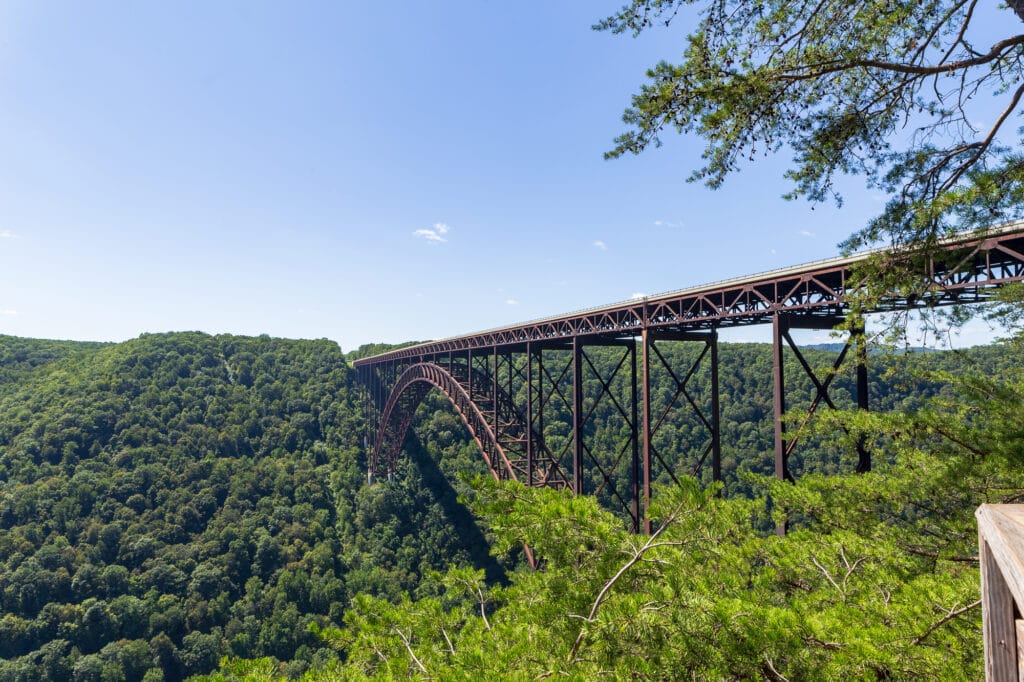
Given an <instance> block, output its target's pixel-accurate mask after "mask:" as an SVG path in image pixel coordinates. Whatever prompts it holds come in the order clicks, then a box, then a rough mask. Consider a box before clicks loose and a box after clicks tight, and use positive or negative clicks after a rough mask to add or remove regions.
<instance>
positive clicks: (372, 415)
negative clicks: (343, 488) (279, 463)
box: [355, 222, 1024, 532]
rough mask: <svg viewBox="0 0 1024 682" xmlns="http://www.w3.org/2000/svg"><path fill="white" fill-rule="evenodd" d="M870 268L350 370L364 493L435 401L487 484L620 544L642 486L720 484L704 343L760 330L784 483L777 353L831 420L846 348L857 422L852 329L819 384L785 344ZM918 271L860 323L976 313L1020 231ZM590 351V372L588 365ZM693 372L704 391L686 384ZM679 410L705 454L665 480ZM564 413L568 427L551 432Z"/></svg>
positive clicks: (1020, 252) (584, 318) (863, 371)
mask: <svg viewBox="0 0 1024 682" xmlns="http://www.w3.org/2000/svg"><path fill="white" fill-rule="evenodd" d="M886 255H887V252H875V253H872V254H859V255H855V256H850V257H843V258H833V259H830V260H825V261H818V262H814V263H808V264H805V265H800V266H795V267H791V268H785V269H782V270H775V271H772V272H768V273H763V274H759V275H753V276H749V277H743V278H739V279H732V280H726V281H721V282H716V283H713V284H708V285H704V286H700V287H694V288H691V289H685V290H681V291H675V292H670V293H666V294H662V295H658V296H652V297H648V298H644V299H641V300H630V301H625V302H622V303H616V304H612V305H607V306H601V307H597V308H591V309H587V310H582V311H577V312H573V313H568V314H565V315H559V316H554V317H550V318H545V319H541V320H536V321H532V322H526V323H522V324H516V325H511V326H508V327H502V328H498V329H491V330H487V331H483V332H478V333H474V334H467V335H464V336H457V337H452V338H448V339H443V340H440V341H431V342H428V343H421V344H418V345H414V346H409V347H405V348H401V349H397V350H393V351H390V352H387V353H383V354H380V355H376V356H373V357H368V358H362V359H360V360H357V361H356V362H355V367H356V370H357V373H358V377H359V380H360V382H361V383H362V385H363V386H364V387H365V389H366V391H367V393H368V394H369V397H370V400H368V401H366V402H367V405H368V412H369V413H368V415H367V416H368V424H369V425H370V434H369V435H368V438H367V442H368V449H369V452H370V457H369V477H370V480H373V479H374V477H378V476H382V475H387V476H389V477H390V475H391V474H392V473H393V472H394V470H395V466H396V464H397V462H398V459H399V457H400V454H401V448H402V443H403V440H404V438H405V434H406V432H407V431H408V429H409V427H410V425H411V424H412V420H413V417H414V414H415V411H416V408H417V406H418V405H419V404H420V403H421V402H422V401H423V399H424V398H425V397H426V395H427V394H428V393H429V392H430V391H431V390H432V389H435V388H436V389H439V390H440V392H441V393H442V394H443V395H444V396H445V397H446V398H447V399H448V400H449V401H450V402H451V404H452V405H453V406H454V408H455V410H456V411H457V412H458V414H459V416H460V417H461V419H462V421H463V422H464V423H465V425H466V427H467V428H468V429H469V432H470V433H471V434H472V436H473V439H474V440H475V441H476V443H477V445H478V446H479V448H480V452H481V455H482V456H483V459H484V461H485V462H486V464H487V466H488V468H489V469H490V471H491V473H492V475H493V476H494V477H495V478H497V479H499V480H504V479H513V480H517V481H520V482H522V483H524V484H526V485H530V486H550V487H556V488H568V489H571V490H572V491H573V492H574V493H577V494H597V495H603V496H604V497H605V498H606V499H608V500H609V501H611V502H613V503H614V504H616V505H618V506H619V507H620V508H621V509H622V510H623V511H625V512H626V513H627V514H628V516H629V518H630V520H631V525H632V528H633V530H634V531H646V532H650V529H651V519H650V518H648V516H647V509H648V505H649V502H650V496H651V483H652V481H653V480H654V479H655V478H657V477H659V476H660V477H662V478H665V477H667V478H669V479H672V480H678V476H680V475H682V474H684V473H689V474H698V473H700V472H701V471H702V470H703V469H704V468H705V467H708V466H710V469H711V476H712V478H713V479H714V480H721V477H722V470H721V467H722V458H721V448H722V443H721V433H720V405H719V377H718V370H719V359H718V330H719V329H721V328H726V327H735V326H743V325H757V324H771V325H772V339H773V344H772V388H773V413H774V423H775V437H774V453H775V475H776V476H777V477H778V478H780V479H787V480H793V476H792V474H791V472H790V470H789V458H790V455H791V454H792V452H793V451H794V448H795V447H796V445H797V439H796V438H795V437H793V434H792V433H789V432H787V429H786V425H785V423H784V421H783V415H784V413H785V412H786V403H787V401H786V397H787V392H786V386H785V371H784V364H785V355H786V354H785V348H786V347H787V346H788V347H789V348H790V353H791V354H792V355H793V356H795V358H796V360H797V363H798V365H799V366H800V368H801V369H802V371H804V372H805V373H806V374H807V375H808V377H809V379H810V380H811V382H812V384H813V387H814V395H813V397H812V400H811V403H810V406H809V408H808V412H807V416H808V417H809V416H810V415H811V414H812V413H813V412H814V411H815V410H816V409H817V408H818V407H819V406H820V405H821V404H822V403H824V404H825V405H827V406H829V407H833V408H834V407H835V404H834V402H833V400H832V397H831V394H830V390H829V389H830V387H831V384H832V381H833V379H834V378H835V376H836V371H837V370H838V369H839V367H840V366H841V365H842V363H843V362H844V361H845V360H846V358H847V356H848V355H849V351H850V350H851V349H852V350H854V354H855V355H856V357H857V362H856V369H855V375H856V379H855V383H856V391H855V392H856V402H857V406H858V408H859V409H864V410H866V409H868V407H869V396H868V380H867V366H866V363H867V353H866V348H865V346H864V340H863V335H862V334H858V333H856V332H857V330H853V331H852V332H851V333H850V336H849V338H848V340H847V341H846V343H845V345H844V347H843V349H842V351H841V352H840V353H839V355H838V357H837V359H836V362H835V364H834V366H833V368H832V369H831V370H830V371H828V372H827V373H826V374H825V375H824V376H821V377H819V376H818V375H817V373H816V372H815V371H814V370H813V369H812V367H811V366H810V364H809V363H808V362H807V360H806V359H805V358H804V356H803V354H802V353H801V352H800V349H799V346H798V345H797V344H796V343H795V342H794V340H793V336H792V335H791V333H790V331H791V330H793V329H818V330H823V329H834V328H835V327H836V325H838V324H839V323H841V322H842V321H844V319H845V317H846V315H847V313H848V312H849V311H850V308H851V306H852V299H853V295H854V294H855V292H856V291H857V290H858V288H859V280H856V279H855V277H856V274H855V268H856V267H857V266H858V265H861V264H863V263H864V262H865V261H867V259H869V258H872V257H885V256H886ZM900 257H902V256H900ZM921 267H922V275H923V277H924V282H925V283H926V285H925V286H924V287H923V288H921V289H919V290H916V291H915V292H914V293H901V292H898V291H894V292H892V293H889V294H887V295H885V296H883V297H881V298H880V299H877V300H876V303H875V306H874V307H873V308H872V309H871V310H868V311H866V312H869V313H870V312H884V311H892V310H903V309H913V308H921V307H933V306H944V305H953V304H970V303H978V302H982V301H985V300H988V299H990V298H991V297H992V294H993V293H994V292H995V290H996V289H998V288H999V287H1001V286H1003V285H1005V284H1007V283H1010V282H1020V281H1024V222H1016V223H1011V224H1007V225H1002V226H999V227H996V228H991V229H989V230H987V231H985V232H984V233H980V234H979V233H974V234H968V235H963V236H960V237H957V238H953V239H950V240H947V241H945V242H943V243H942V244H941V245H940V247H939V248H938V249H937V250H935V251H934V252H932V253H931V255H928V256H926V257H925V258H923V259H922V261H921ZM672 342H691V343H696V344H697V345H696V348H697V351H696V352H694V353H693V354H692V355H693V356H695V359H691V361H688V362H687V363H685V364H686V366H675V363H673V361H672V357H673V356H671V354H668V353H664V352H662V349H663V348H664V347H665V345H666V344H669V343H672ZM598 348H600V349H602V350H600V351H596V350H595V349H598ZM595 353H600V354H601V360H602V361H600V362H599V361H595V359H594V354H595ZM702 368H706V369H705V370H704V371H702V372H700V373H699V376H700V377H703V378H704V383H705V385H703V386H696V384H697V383H698V381H699V380H698V378H697V377H698V370H701V369H702ZM653 372H662V373H664V374H665V375H666V376H667V377H668V379H669V383H670V385H672V386H674V395H673V396H668V399H667V400H666V399H663V400H661V401H660V402H659V401H658V400H656V396H652V395H651V390H650V389H651V386H652V383H651V377H652V373H653ZM613 384H615V385H616V386H618V387H619V390H613ZM584 385H587V386H588V391H587V392H586V395H585V392H584ZM623 386H624V387H625V389H624V390H623V388H622V387H623ZM600 405H604V406H606V407H607V406H609V405H610V406H611V408H612V409H611V413H612V414H613V415H615V418H616V419H617V420H619V422H618V424H617V425H616V426H617V428H618V429H619V433H625V434H627V435H628V437H627V438H625V439H624V445H623V446H622V448H621V449H620V450H619V451H617V452H607V451H603V450H601V448H599V447H595V446H594V445H593V443H592V442H588V435H590V436H592V435H593V433H594V431H595V429H596V428H597V425H595V423H594V422H595V411H596V410H597V408H598V406H600ZM684 411H689V412H690V413H691V414H693V415H694V416H695V417H696V418H697V422H698V423H699V424H700V425H701V427H702V428H703V429H704V430H705V431H706V447H705V448H704V449H703V451H702V452H698V453H693V454H694V457H693V458H692V459H694V460H695V461H696V465H695V467H694V468H693V469H692V471H686V472H677V471H674V470H673V469H672V467H670V466H669V465H668V464H666V462H667V461H669V460H671V459H672V458H671V457H667V456H666V455H667V453H664V452H660V451H659V450H658V448H657V447H656V445H655V441H654V437H655V435H656V434H657V433H658V431H659V430H660V429H662V428H663V427H665V426H666V425H667V424H670V423H671V422H672V420H673V419H674V418H676V417H678V416H679V415H680V414H681V413H682V412H684ZM565 415H569V420H568V422H569V423H563V422H562V421H559V420H560V419H561V418H562V417H564V416H565ZM604 427H605V428H608V425H604ZM591 440H592V439H591ZM855 466H856V470H857V471H861V472H863V471H868V470H870V468H871V456H870V453H869V452H868V451H867V450H866V449H865V448H864V447H863V446H859V447H858V458H857V462H856V465H855Z"/></svg>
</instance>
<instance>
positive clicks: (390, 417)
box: [370, 362, 516, 480]
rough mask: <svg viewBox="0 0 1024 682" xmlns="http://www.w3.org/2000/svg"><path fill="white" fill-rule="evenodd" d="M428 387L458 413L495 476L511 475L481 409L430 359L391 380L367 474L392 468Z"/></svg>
mask: <svg viewBox="0 0 1024 682" xmlns="http://www.w3.org/2000/svg"><path fill="white" fill-rule="evenodd" d="M432 388H437V389H440V391H441V393H442V394H443V395H444V397H445V398H447V399H448V402H450V403H451V404H452V407H454V408H455V411H456V412H457V413H458V414H459V417H460V418H461V419H462V421H463V423H464V424H465V425H466V428H468V429H469V432H470V434H471V435H472V436H473V440H475V441H476V443H477V445H478V446H479V447H480V454H481V455H482V456H483V458H484V461H485V462H486V463H487V467H488V468H489V469H490V470H491V474H493V475H494V477H495V478H496V479H499V480H500V479H507V478H512V479H515V478H516V475H515V471H514V468H513V466H512V463H511V462H510V461H509V458H508V456H507V455H506V453H505V450H504V449H503V448H502V447H501V445H500V444H499V443H498V440H497V438H496V437H495V433H494V430H493V429H492V428H491V425H490V424H489V423H488V421H487V419H486V417H484V414H483V412H482V411H481V410H480V408H479V407H478V406H477V404H476V403H474V402H473V400H472V399H471V398H470V396H469V393H468V391H467V390H466V388H465V386H463V385H462V383H460V382H459V380H458V379H456V378H455V376H453V375H452V374H451V372H449V371H448V370H446V369H444V368H443V367H441V366H440V365H437V364H434V363H432V362H420V363H416V364H413V365H409V366H408V367H406V368H405V370H404V371H403V372H402V374H401V376H399V377H398V380H397V381H396V382H395V385H394V387H393V388H392V389H391V392H390V394H389V395H388V400H387V403H386V404H385V405H384V409H383V411H382V413H381V419H380V428H379V429H378V432H377V442H376V446H375V447H374V451H373V455H372V457H371V460H370V474H371V476H372V475H377V474H379V473H382V471H386V472H387V473H388V474H390V473H391V472H393V471H394V470H395V466H396V464H397V461H398V456H399V453H400V452H401V449H402V443H403V442H404V441H405V435H406V433H408V431H409V427H410V426H411V425H412V420H413V417H414V416H415V414H416V408H417V407H418V406H419V404H420V403H421V402H423V400H424V398H426V397H427V394H428V393H429V392H430V390H431V389H432Z"/></svg>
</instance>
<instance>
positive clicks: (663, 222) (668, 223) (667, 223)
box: [654, 220, 683, 230]
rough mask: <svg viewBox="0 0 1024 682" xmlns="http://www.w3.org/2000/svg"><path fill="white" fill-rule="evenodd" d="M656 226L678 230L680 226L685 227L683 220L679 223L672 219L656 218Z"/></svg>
mask: <svg viewBox="0 0 1024 682" xmlns="http://www.w3.org/2000/svg"><path fill="white" fill-rule="evenodd" d="M654 226H655V227H670V228H672V229H675V230H678V229H679V228H681V227H683V223H682V222H678V223H677V222H673V221H671V220H655V221H654Z"/></svg>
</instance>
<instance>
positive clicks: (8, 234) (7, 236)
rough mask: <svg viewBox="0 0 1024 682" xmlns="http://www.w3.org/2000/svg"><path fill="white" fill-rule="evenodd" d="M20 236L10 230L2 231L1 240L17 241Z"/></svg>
mask: <svg viewBox="0 0 1024 682" xmlns="http://www.w3.org/2000/svg"><path fill="white" fill-rule="evenodd" d="M17 238H18V235H16V234H14V233H13V232H11V231H10V230H3V231H0V239H17Z"/></svg>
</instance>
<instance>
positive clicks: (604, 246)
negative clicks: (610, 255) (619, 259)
mask: <svg viewBox="0 0 1024 682" xmlns="http://www.w3.org/2000/svg"><path fill="white" fill-rule="evenodd" d="M594 248H595V249H601V250H602V251H607V250H608V245H607V244H605V243H604V242H603V241H601V240H600V239H598V240H597V241H596V242H594Z"/></svg>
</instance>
